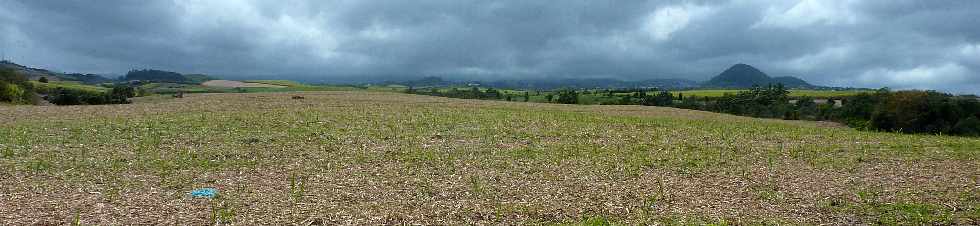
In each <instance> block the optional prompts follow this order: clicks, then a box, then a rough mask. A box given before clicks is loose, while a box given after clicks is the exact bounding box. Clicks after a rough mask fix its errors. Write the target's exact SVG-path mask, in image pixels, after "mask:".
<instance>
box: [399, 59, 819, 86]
mask: <svg viewBox="0 0 980 226" xmlns="http://www.w3.org/2000/svg"><path fill="white" fill-rule="evenodd" d="M384 84H399V85H407V86H413V87H441V86H454V85H477V84H479V85H481V86H488V87H496V88H504V89H558V88H574V89H594V88H599V89H620V88H660V89H671V90H677V89H694V88H726V89H728V88H733V89H744V88H751V87H752V86H753V85H759V86H765V85H768V84H783V85H784V86H786V87H787V88H800V89H821V88H829V87H821V86H815V85H812V84H810V83H808V82H806V81H804V80H803V79H800V78H797V77H792V76H783V77H769V75H766V73H764V72H762V71H760V70H759V69H756V68H755V67H752V66H750V65H747V64H736V65H733V66H731V67H730V68H728V69H727V70H725V71H723V72H722V73H721V74H718V75H717V76H715V77H713V78H711V79H710V80H708V81H705V82H696V81H692V80H688V79H650V80H642V81H623V80H617V79H602V78H600V79H529V80H497V81H447V80H444V79H442V78H440V77H432V76H430V77H424V78H421V79H417V80H408V81H402V82H391V81H389V82H384Z"/></svg>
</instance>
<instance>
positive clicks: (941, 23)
mask: <svg viewBox="0 0 980 226" xmlns="http://www.w3.org/2000/svg"><path fill="white" fill-rule="evenodd" d="M977 18H980V1H976V0H949V1H921V0H891V1H859V0H835V1H832V0H802V1H762V0H729V1H586V0H570V1H560V2H554V1H477V0H443V1H427V0H418V1H369V0H309V1H264V0H252V1H247V0H242V1H232V0H226V1H222V0H209V1H192V0H165V1H164V0H161V1H123V0H120V1H108V0H107V1H71V0H69V1H28V0H0V42H2V43H3V46H2V47H3V49H4V54H5V55H7V56H8V58H11V59H13V60H14V61H16V62H20V63H24V64H28V65H33V66H38V67H46V68H51V69H55V70H60V71H69V72H95V73H117V74H118V73H124V72H126V71H128V70H129V69H133V68H158V69H167V70H174V71H180V72H193V73H208V74H214V75H220V76H227V77H249V76H284V77H289V78H304V79H309V80H335V79H341V78H354V77H360V78H366V77H370V78H395V79H398V78H408V77H418V76H426V75H438V76H444V77H448V78H453V79H501V78H506V79H514V78H555V79H560V78H619V79H625V80H642V79H654V78H686V79H692V80H706V79H708V78H709V77H711V76H713V75H715V74H717V73H719V72H720V71H722V70H724V69H725V68H727V67H728V66H730V65H732V64H735V63H747V64H751V65H754V66H756V67H758V68H760V69H762V70H763V71H766V72H767V73H769V74H770V75H773V76H797V77H801V78H803V79H805V80H808V81H810V82H812V83H815V84H819V85H828V86H855V87H882V86H888V87H892V88H898V89H904V88H918V89H938V90H943V91H949V92H956V93H980V91H978V90H980V29H977V28H976V26H977Z"/></svg>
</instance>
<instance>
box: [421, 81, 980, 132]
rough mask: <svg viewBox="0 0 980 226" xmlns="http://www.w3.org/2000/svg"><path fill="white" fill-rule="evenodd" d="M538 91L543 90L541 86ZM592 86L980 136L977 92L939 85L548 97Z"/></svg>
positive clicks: (632, 97)
mask: <svg viewBox="0 0 980 226" xmlns="http://www.w3.org/2000/svg"><path fill="white" fill-rule="evenodd" d="M408 92H409V93H414V94H423V95H432V96H443V97H451V98H465V99H490V100H507V101H528V100H530V93H531V92H532V91H522V92H520V93H521V94H518V95H511V94H505V92H502V91H500V90H497V89H493V88H487V89H483V90H481V89H479V88H477V87H470V88H469V89H458V88H452V89H449V90H448V91H445V92H443V91H440V90H439V89H428V90H415V89H413V88H409V90H408ZM534 92H535V93H536V95H540V92H537V91H534ZM588 92H591V93H592V94H599V95H602V94H603V93H604V94H605V96H606V97H607V99H610V100H611V101H605V102H601V103H600V104H616V105H646V106H664V107H675V108H683V109H692V110H702V111H711V112H719V113H726V114H733V115H741V116H750V117H758V118H779V119H786V120H818V121H835V122H840V123H843V124H846V125H848V126H850V127H853V128H857V129H863V130H876V131H893V132H902V133H931V134H953V135H965V136H980V103H978V102H980V101H978V100H977V98H975V97H969V96H954V95H950V94H946V93H940V92H936V91H920V90H907V91H891V90H889V89H887V88H883V89H879V90H877V91H875V92H873V93H861V94H858V95H854V96H847V97H840V98H837V99H834V98H830V99H827V100H826V101H823V103H817V101H816V100H815V99H813V98H812V97H796V98H792V97H790V96H789V90H787V89H786V88H785V87H784V86H783V85H782V84H770V85H767V86H753V87H752V88H750V89H749V90H746V91H740V92H737V93H735V94H725V95H724V96H721V97H697V96H687V97H685V96H684V95H683V94H678V95H677V96H674V95H672V94H671V93H670V92H669V91H666V90H655V89H625V90H603V91H595V90H592V91H579V90H574V89H561V90H556V91H553V92H546V93H545V95H544V98H545V100H544V101H546V102H549V103H561V104H579V103H580V94H582V93H588ZM650 93H653V94H650Z"/></svg>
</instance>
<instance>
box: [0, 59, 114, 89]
mask: <svg viewBox="0 0 980 226" xmlns="http://www.w3.org/2000/svg"><path fill="white" fill-rule="evenodd" d="M0 68H3V69H12V70H14V71H15V72H17V73H19V74H22V75H24V76H27V79H30V80H38V79H40V78H41V77H44V78H47V79H48V80H50V81H78V82H81V83H86V84H98V83H103V82H110V81H112V79H109V78H106V77H102V76H100V75H96V74H79V73H70V74H66V73H60V72H53V71H49V70H45V69H39V68H32V67H27V66H24V65H20V64H16V63H14V62H10V61H0Z"/></svg>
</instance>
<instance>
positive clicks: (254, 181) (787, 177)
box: [0, 92, 980, 225]
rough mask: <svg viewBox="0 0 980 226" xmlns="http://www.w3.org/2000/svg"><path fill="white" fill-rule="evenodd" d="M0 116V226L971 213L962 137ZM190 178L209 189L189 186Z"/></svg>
mask: <svg viewBox="0 0 980 226" xmlns="http://www.w3.org/2000/svg"><path fill="white" fill-rule="evenodd" d="M297 96H299V97H303V98H302V99H294V98H293V97H297ZM0 112H2V113H3V114H0V115H2V118H0V119H2V124H0V144H2V146H0V194H2V196H0V221H2V222H4V224H70V223H72V222H78V221H81V222H82V223H84V224H181V225H186V224H210V223H213V222H218V223H226V224H240V225H254V224H301V225H307V224H362V225H363V224H403V223H405V224H471V223H472V224H580V223H581V224H593V223H596V222H600V223H601V222H608V223H612V224H655V223H667V224H674V223H679V224H756V223H759V224H863V223H882V224H891V223H900V222H904V223H912V224H933V223H939V224H975V223H977V222H978V221H977V219H978V217H980V188H978V186H980V184H978V182H977V181H978V176H980V161H978V158H980V150H978V149H977V147H980V140H978V139H976V138H964V137H953V136H935V135H909V134H895V133H880V132H866V131H856V130H853V129H850V128H847V127H844V126H841V125H837V124H833V123H821V122H803V121H784V120H773V119H756V118H748V117H741V116H731V115H724V114H718V113H711V112H703V111H692V110H683V109H674V108H663V107H647V106H595V105H592V106H587V105H559V104H545V103H514V102H503V101H485V100H462V99H450V98H444V97H429V96H420V95H408V94H399V93H387V92H294V93H248V94H193V95H187V96H185V97H184V98H181V99H176V98H158V99H153V100H149V101H147V102H140V100H139V99H137V100H136V103H133V104H127V105H101V106H70V107H59V106H11V107H4V108H0ZM198 188H213V189H214V190H216V192H215V193H216V194H214V196H213V198H195V197H193V196H192V195H190V193H191V192H192V191H194V190H195V189H198Z"/></svg>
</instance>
